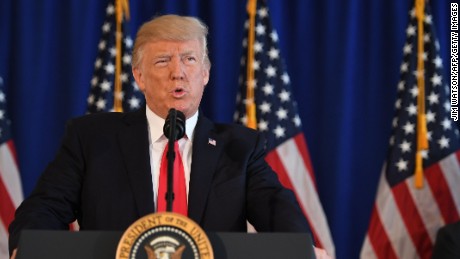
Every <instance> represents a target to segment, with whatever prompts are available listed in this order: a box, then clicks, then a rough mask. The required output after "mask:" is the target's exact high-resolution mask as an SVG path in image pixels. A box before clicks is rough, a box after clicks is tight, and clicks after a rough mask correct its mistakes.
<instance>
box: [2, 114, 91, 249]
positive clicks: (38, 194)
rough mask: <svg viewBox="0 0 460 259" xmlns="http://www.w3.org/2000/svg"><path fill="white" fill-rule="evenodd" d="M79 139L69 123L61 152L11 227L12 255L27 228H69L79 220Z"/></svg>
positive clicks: (46, 170) (10, 245) (80, 172)
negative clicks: (77, 215) (22, 232)
mask: <svg viewBox="0 0 460 259" xmlns="http://www.w3.org/2000/svg"><path fill="white" fill-rule="evenodd" d="M79 146H80V143H79V139H78V136H77V133H76V130H75V127H73V124H72V122H69V123H68V125H67V127H66V133H65V135H64V138H63V141H62V144H61V147H60V150H59V152H58V154H57V156H56V158H55V159H54V161H52V162H51V163H50V164H49V165H48V166H47V168H46V169H45V171H44V172H43V174H42V175H41V177H40V178H39V180H38V182H37V185H36V186H35V188H34V190H33V191H32V193H31V195H30V196H29V197H28V198H26V199H25V200H24V201H23V202H22V204H21V205H20V206H19V207H18V209H17V210H16V213H15V218H14V220H13V222H12V223H11V224H10V226H9V248H10V252H11V251H12V250H13V249H14V248H16V247H17V245H18V241H19V236H20V232H21V231H22V230H24V229H68V226H69V223H71V222H73V221H74V220H75V219H76V213H77V208H78V204H79V202H80V201H79V196H80V195H79V194H80V189H81V182H82V172H83V168H84V163H83V158H82V154H81V151H80V147H79Z"/></svg>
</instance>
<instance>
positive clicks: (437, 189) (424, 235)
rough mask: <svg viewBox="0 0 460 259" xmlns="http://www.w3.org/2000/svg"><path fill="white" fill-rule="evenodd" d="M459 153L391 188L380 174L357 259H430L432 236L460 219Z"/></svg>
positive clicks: (433, 240) (432, 244)
mask: <svg viewBox="0 0 460 259" xmlns="http://www.w3.org/2000/svg"><path fill="white" fill-rule="evenodd" d="M459 159H460V151H457V152H456V153H453V154H451V155H449V156H448V157H446V158H444V159H443V160H441V161H440V162H439V163H436V164H434V165H432V166H430V167H428V168H426V169H425V172H424V175H425V178H424V181H425V187H424V188H423V189H422V190H419V189H415V187H414V179H413V177H409V178H407V179H406V180H405V181H403V182H401V183H400V184H399V185H398V186H395V187H393V188H391V187H390V186H389V185H388V182H387V180H386V179H385V177H384V174H382V177H381V179H380V182H379V187H378V195H377V198H376V202H375V205H374V208H373V212H372V214H373V216H372V219H371V222H370V226H369V231H368V233H367V235H366V238H365V241H364V246H363V249H362V250H361V258H418V257H420V258H431V252H432V249H433V246H434V242H435V237H436V232H437V231H438V229H439V228H440V227H442V226H443V225H444V224H446V223H448V222H455V221H458V220H459V219H460V195H458V194H459V192H460V190H459V186H460V173H459V168H460V162H459Z"/></svg>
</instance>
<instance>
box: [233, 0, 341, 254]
mask: <svg viewBox="0 0 460 259" xmlns="http://www.w3.org/2000/svg"><path fill="white" fill-rule="evenodd" d="M257 2H258V3H257V9H256V17H255V24H254V25H255V27H254V28H255V38H254V45H253V47H254V61H253V68H254V81H252V82H248V79H247V75H246V69H247V67H246V65H247V60H248V59H247V58H248V57H247V56H246V55H243V57H242V59H241V77H240V83H239V85H240V91H239V93H238V96H237V108H236V112H235V116H234V120H235V121H236V122H237V123H241V124H243V125H247V120H248V118H247V116H246V102H247V95H246V90H247V86H249V87H253V88H254V98H255V104H256V107H257V109H256V114H257V116H256V118H257V129H258V130H259V131H261V132H263V133H264V134H265V137H266V139H267V150H268V153H267V157H266V160H267V162H268V163H269V164H270V166H271V167H272V168H273V169H274V170H275V171H276V172H277V174H278V177H279V179H280V181H281V182H282V184H283V185H284V186H286V187H287V188H289V189H291V190H293V191H294V192H295V194H296V196H297V199H298V201H299V203H300V205H301V208H302V210H303V212H304V214H305V216H306V218H307V219H308V221H309V223H310V227H311V228H312V232H313V236H314V239H315V243H316V246H318V247H322V248H324V249H326V251H327V252H328V254H329V255H331V256H334V253H335V252H334V249H335V248H334V244H333V242H332V238H331V235H330V231H329V226H328V223H327V220H326V216H325V214H324V211H323V208H322V206H321V202H320V200H319V197H318V194H317V190H316V183H315V176H314V173H313V168H312V165H311V162H310V158H309V153H308V149H307V145H306V141H305V137H304V134H303V133H302V128H301V126H302V125H301V120H300V117H299V115H298V112H297V104H296V101H295V100H294V96H293V94H292V92H291V87H290V79H289V76H288V74H287V72H286V69H285V66H284V64H283V61H282V60H281V56H280V51H279V47H278V35H277V33H276V31H275V30H274V29H273V28H272V25H271V21H270V17H269V12H268V8H267V5H266V3H265V1H261V0H259V1H257ZM248 20H249V19H248ZM245 27H246V32H247V31H248V28H249V21H247V22H246V25H245ZM246 35H247V34H246ZM247 47H248V39H247V38H246V39H244V40H243V48H244V49H245V53H247ZM247 82H248V83H247Z"/></svg>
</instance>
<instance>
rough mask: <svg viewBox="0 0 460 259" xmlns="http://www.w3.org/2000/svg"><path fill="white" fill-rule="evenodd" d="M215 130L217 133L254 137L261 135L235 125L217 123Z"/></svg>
mask: <svg viewBox="0 0 460 259" xmlns="http://www.w3.org/2000/svg"><path fill="white" fill-rule="evenodd" d="M215 130H216V132H217V133H230V134H236V135H241V134H242V135H248V136H254V137H255V136H256V135H258V134H259V132H258V131H256V130H254V129H251V128H248V127H246V126H243V125H240V124H235V123H215Z"/></svg>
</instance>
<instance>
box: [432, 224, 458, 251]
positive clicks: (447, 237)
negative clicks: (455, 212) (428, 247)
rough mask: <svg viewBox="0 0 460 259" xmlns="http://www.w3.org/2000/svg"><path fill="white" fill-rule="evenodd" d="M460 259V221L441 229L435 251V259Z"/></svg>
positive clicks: (437, 236)
mask: <svg viewBox="0 0 460 259" xmlns="http://www.w3.org/2000/svg"><path fill="white" fill-rule="evenodd" d="M458 258H460V221H457V222H455V223H451V224H447V225H445V226H443V227H442V228H440V229H439V231H438V233H437V235H436V242H435V244H434V249H433V259H458Z"/></svg>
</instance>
